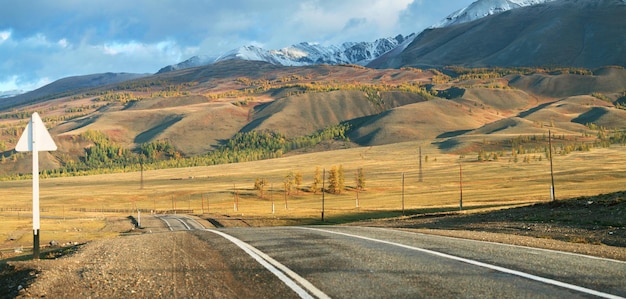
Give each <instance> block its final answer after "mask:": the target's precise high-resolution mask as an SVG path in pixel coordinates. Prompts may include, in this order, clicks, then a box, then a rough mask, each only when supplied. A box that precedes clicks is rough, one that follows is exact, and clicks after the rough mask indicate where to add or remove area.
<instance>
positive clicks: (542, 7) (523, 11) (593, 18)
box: [0, 0, 626, 109]
mask: <svg viewBox="0 0 626 299" xmlns="http://www.w3.org/2000/svg"><path fill="white" fill-rule="evenodd" d="M624 15H626V0H598V1H596V0H478V1H476V2H474V3H472V4H471V5H469V6H468V7H466V8H463V9H461V10H459V11H456V12H454V13H452V14H450V15H449V16H448V17H446V18H444V19H443V20H441V21H440V22H438V23H437V24H434V25H433V26H431V27H430V28H429V29H426V30H424V31H423V32H421V33H420V34H410V35H408V36H403V35H397V36H396V37H388V38H380V39H377V40H376V41H373V42H346V43H343V44H341V45H338V46H323V45H321V44H317V43H310V42H302V43H299V44H296V45H292V46H290V47H286V48H283V49H278V50H265V49H262V48H259V47H256V46H251V45H249V46H242V47H239V48H237V49H233V50H231V51H228V52H226V53H223V54H222V55H220V56H217V57H213V56H194V57H191V58H189V59H187V60H185V61H183V62H181V63H178V64H174V65H169V66H165V67H163V68H161V69H160V70H159V71H158V72H157V74H158V73H165V72H170V71H175V70H181V69H186V68H192V67H198V66H204V65H209V64H213V63H216V62H220V61H225V60H231V59H238V60H248V61H265V62H269V63H272V64H275V65H283V66H305V65H315V64H330V65H337V64H355V65H363V66H367V67H371V68H402V67H426V68H430V67H443V66H447V65H462V66H467V67H484V66H502V67H508V66H574V67H586V68H596V67H601V66H605V65H621V66H624V65H626V44H624V42H623V41H624V36H626V18H624V17H623V16H624ZM144 75H145V74H116V75H113V74H111V73H109V74H108V75H107V76H105V75H103V74H95V75H87V76H85V78H80V77H81V76H77V77H71V78H65V79H61V80H58V81H56V82H53V83H51V84H50V85H47V86H44V87H42V88H41V89H39V90H35V91H32V92H28V93H25V94H21V95H17V96H15V97H11V95H15V93H11V94H7V95H5V96H3V97H0V109H1V108H3V107H15V106H19V105H20V104H22V103H27V102H30V101H34V100H37V99H42V98H46V97H47V96H48V95H50V94H55V93H62V92H64V91H66V90H69V89H72V88H82V87H86V86H87V87H88V86H93V83H95V82H98V83H99V84H101V85H106V84H112V83H116V82H119V81H120V80H125V79H132V78H133V77H141V76H144ZM94 76H96V77H98V78H101V79H104V78H109V79H111V80H95V81H94V80H93V77H94ZM70 81H76V82H75V83H71V84H68V82H70ZM85 84H87V85H85Z"/></svg>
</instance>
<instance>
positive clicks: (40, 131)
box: [15, 112, 57, 260]
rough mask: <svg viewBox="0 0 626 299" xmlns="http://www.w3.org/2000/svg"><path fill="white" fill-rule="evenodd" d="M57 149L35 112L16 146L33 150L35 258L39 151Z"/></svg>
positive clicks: (36, 251)
mask: <svg viewBox="0 0 626 299" xmlns="http://www.w3.org/2000/svg"><path fill="white" fill-rule="evenodd" d="M56 149H57V146H56V144H55V143H54V140H53V139H52V136H50V133H48V130H47V129H46V126H45V125H44V124H43V121H41V118H40V117H39V114H37V112H35V113H33V115H32V116H31V118H30V121H29V122H28V125H26V129H24V133H22V136H21V137H20V140H19V141H18V142H17V145H16V146H15V150H16V151H18V152H33V259H35V260H38V259H39V152H40V151H55V150H56Z"/></svg>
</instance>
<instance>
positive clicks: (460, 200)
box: [459, 162, 463, 211]
mask: <svg viewBox="0 0 626 299" xmlns="http://www.w3.org/2000/svg"><path fill="white" fill-rule="evenodd" d="M459 188H460V190H461V197H460V198H459V210H460V211H461V210H463V166H462V165H461V162H459Z"/></svg>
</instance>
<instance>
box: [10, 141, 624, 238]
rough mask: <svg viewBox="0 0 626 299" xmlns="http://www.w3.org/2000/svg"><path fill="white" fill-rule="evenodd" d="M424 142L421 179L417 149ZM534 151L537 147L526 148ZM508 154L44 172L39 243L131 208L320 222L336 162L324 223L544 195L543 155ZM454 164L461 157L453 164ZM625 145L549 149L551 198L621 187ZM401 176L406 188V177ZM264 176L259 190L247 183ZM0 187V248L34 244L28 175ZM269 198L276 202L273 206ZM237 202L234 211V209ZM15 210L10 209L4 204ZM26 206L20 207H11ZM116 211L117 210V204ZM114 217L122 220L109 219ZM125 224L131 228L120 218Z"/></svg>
mask: <svg viewBox="0 0 626 299" xmlns="http://www.w3.org/2000/svg"><path fill="white" fill-rule="evenodd" d="M420 146H421V147H422V156H423V162H422V182H420V181H419V180H420V175H419V168H418V165H419V161H418V159H419V157H418V148H419V147H420ZM529 155H532V156H534V157H536V156H537V155H538V154H529ZM519 161H520V162H513V161H512V160H511V159H509V157H507V156H506V155H505V156H504V157H501V158H500V159H499V160H498V161H489V162H477V159H476V156H475V155H471V156H470V155H466V156H464V157H463V156H459V155H453V154H446V153H444V152H442V151H441V150H439V149H438V148H437V147H435V146H434V145H430V144H424V143H417V142H405V143H397V144H392V145H384V146H373V147H367V148H365V147H354V148H348V149H343V150H334V151H328V152H318V153H310V154H300V155H294V156H290V157H284V158H280V159H272V160H264V161H256V162H247V163H237V164H227V165H218V166H208V167H194V168H178V169H166V170H154V171H146V172H144V173H143V188H142V184H141V173H140V172H133V173H120V174H111V175H94V176H84V177H72V178H51V179H44V180H41V182H40V186H41V194H40V202H41V208H42V213H41V217H42V220H41V232H42V235H41V238H42V240H41V242H42V244H46V243H47V242H49V241H50V240H57V241H59V242H68V241H76V242H83V241H88V240H92V239H97V238H106V237H109V236H112V235H115V234H116V231H117V232H119V231H120V228H121V229H124V228H125V227H127V228H128V229H130V226H128V221H127V220H126V221H125V220H124V217H127V216H129V215H133V216H135V217H137V216H138V215H137V209H141V210H143V211H144V213H146V212H147V211H151V210H159V211H163V210H171V209H177V210H193V213H194V214H204V217H242V216H244V217H264V218H270V219H274V220H275V221H274V224H278V225H281V224H282V225H288V224H298V223H299V224H307V223H309V224H310V223H320V222H321V221H320V217H321V208H322V194H321V193H318V194H312V193H310V192H308V187H309V185H310V184H311V182H312V181H313V174H314V171H315V168H316V167H320V168H324V169H327V170H328V169H330V168H331V167H332V166H338V165H341V166H342V167H343V169H344V171H345V177H346V187H347V188H346V190H345V192H344V193H343V194H340V195H334V194H328V193H326V194H324V211H325V220H326V223H340V222H346V221H355V220H363V219H370V218H381V217H394V216H400V215H402V214H403V212H404V214H406V215H408V214H420V213H430V212H441V211H458V210H459V200H460V198H461V184H460V175H461V174H462V199H463V210H464V213H471V212H476V211H485V210H490V209H501V208H507V207H514V206H519V205H526V204H531V203H537V202H546V201H549V200H550V166H549V161H548V160H547V159H545V158H544V159H541V160H539V159H531V160H530V162H521V161H523V159H522V158H521V157H519ZM459 162H460V163H459ZM624 165H626V147H624V146H613V147H610V148H603V149H593V150H591V151H588V152H574V153H571V154H568V155H563V156H555V158H554V175H555V177H554V179H555V186H556V187H555V193H556V197H557V200H559V199H565V198H572V197H578V196H583V195H595V194H601V193H609V192H615V191H620V190H623V189H624V182H626V169H624V167H623V166H624ZM358 168H363V170H364V171H365V176H366V189H365V190H364V191H361V192H359V194H358V208H357V206H356V205H357V200H356V196H357V195H356V192H355V190H354V188H353V186H354V185H355V182H354V181H355V178H354V177H355V172H356V170H357V169H358ZM292 171H293V172H300V173H302V175H303V184H302V186H300V190H292V191H291V194H289V195H285V192H284V188H283V183H282V182H283V179H284V178H285V176H286V175H287V174H288V173H289V172H292ZM403 174H404V187H403V185H402V177H403ZM257 178H265V179H266V180H267V181H268V183H269V187H268V188H267V190H266V192H265V195H264V198H260V197H259V194H258V193H257V191H255V190H253V185H254V181H255V180H256V179H257ZM0 184H1V185H2V190H3V192H2V195H0V197H1V203H0V209H5V211H2V212H0V220H1V221H2V223H3V225H2V227H1V228H0V240H1V241H2V243H0V244H1V247H0V248H2V249H4V250H10V249H13V248H18V247H29V246H31V244H32V243H31V242H32V237H31V236H32V230H31V218H30V217H31V214H30V212H29V211H24V210H28V209H29V208H30V207H31V198H32V195H31V194H32V193H31V191H32V190H31V188H32V186H31V181H30V180H24V181H5V182H0ZM272 203H273V205H274V209H272ZM235 207H236V209H235ZM8 209H13V211H7V210H8ZM19 209H22V211H20V212H18V211H15V210H19ZM114 209H119V211H115V212H113V211H114ZM107 219H109V220H110V219H117V223H118V224H119V227H116V228H111V227H108V226H109V225H110V223H111V221H107ZM125 225H127V226H125Z"/></svg>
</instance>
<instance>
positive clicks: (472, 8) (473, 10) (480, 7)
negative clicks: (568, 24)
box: [430, 0, 554, 28]
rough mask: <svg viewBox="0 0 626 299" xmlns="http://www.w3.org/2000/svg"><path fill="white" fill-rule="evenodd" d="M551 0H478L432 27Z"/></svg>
mask: <svg viewBox="0 0 626 299" xmlns="http://www.w3.org/2000/svg"><path fill="white" fill-rule="evenodd" d="M551 1H554V0H478V1H476V2H474V3H472V4H470V5H469V6H468V7H465V8H462V9H460V10H457V11H456V12H454V13H452V14H451V15H449V16H447V17H446V18H445V19H443V20H441V21H440V22H439V23H437V24H435V25H433V26H431V27H430V28H443V27H448V26H452V25H456V24H462V23H468V22H471V21H474V20H478V19H480V18H484V17H486V16H490V15H494V14H498V13H501V12H505V11H507V10H511V9H515V8H519V7H524V6H531V5H536V4H541V3H546V2H551Z"/></svg>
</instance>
